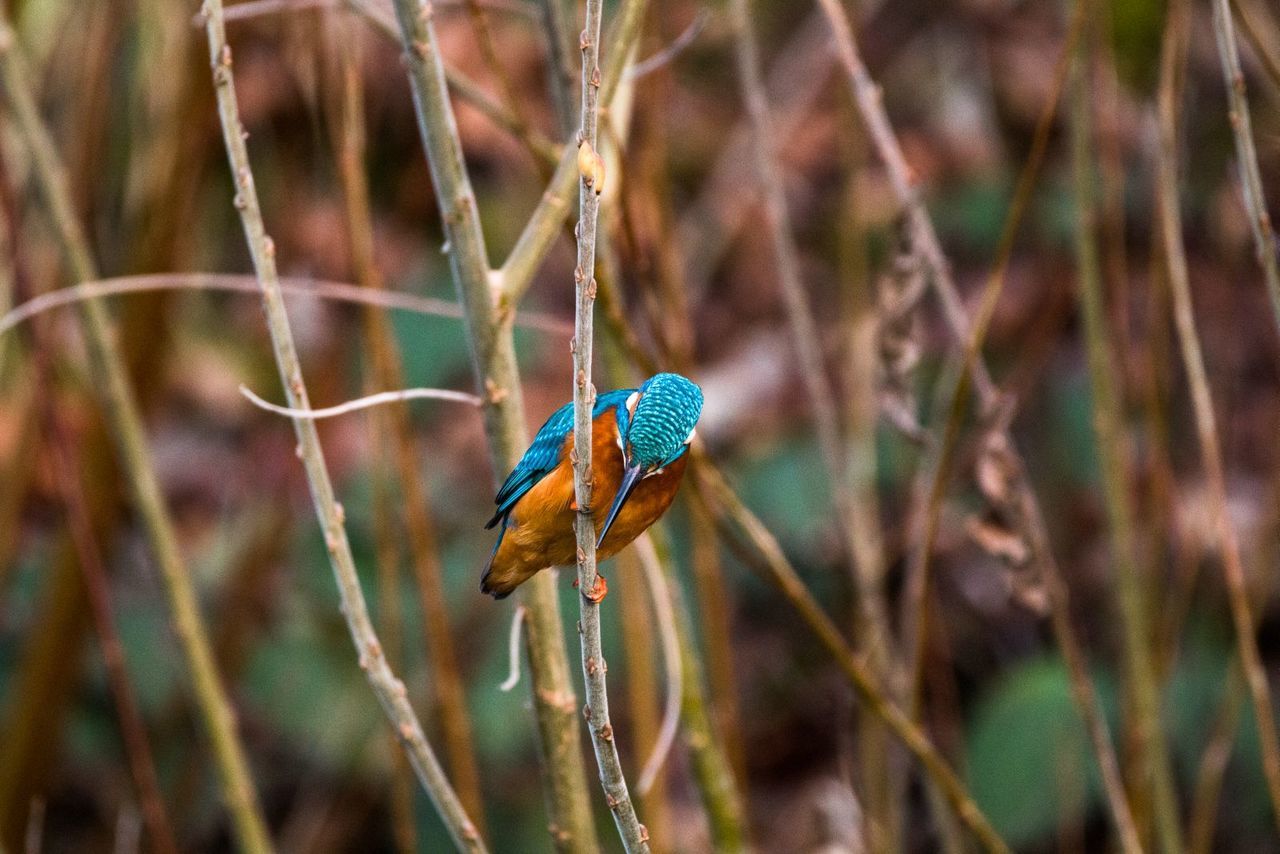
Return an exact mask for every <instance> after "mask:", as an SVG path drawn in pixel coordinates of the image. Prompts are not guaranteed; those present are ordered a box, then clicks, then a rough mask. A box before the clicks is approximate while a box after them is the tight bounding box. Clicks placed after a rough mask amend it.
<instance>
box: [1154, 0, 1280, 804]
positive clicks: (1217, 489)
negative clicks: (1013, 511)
mask: <svg viewBox="0 0 1280 854" xmlns="http://www.w3.org/2000/svg"><path fill="white" fill-rule="evenodd" d="M1187 10H1188V5H1187V4H1186V3H1185V2H1182V0H1178V2H1175V3H1174V4H1172V5H1171V6H1170V10H1169V16H1170V17H1169V23H1168V25H1167V27H1166V32H1165V45H1164V48H1165V49H1164V52H1163V54H1162V59H1161V66H1160V90H1159V99H1158V103H1159V117H1160V144H1159V148H1158V152H1157V159H1156V189H1157V206H1158V209H1159V210H1158V213H1159V227H1160V232H1159V237H1160V240H1161V241H1162V243H1163V245H1164V251H1165V262H1166V265H1167V271H1168V276H1169V287H1170V290H1171V291H1172V294H1173V319H1174V325H1175V327H1176V329H1177V333H1178V344H1179V348H1180V351H1181V355H1182V363H1183V367H1184V369H1185V370H1186V373H1187V383H1188V385H1189V386H1190V390H1191V404H1192V409H1193V411H1194V413H1195V420H1196V435H1197V438H1198V440H1199V444H1200V457H1201V462H1202V464H1203V465H1204V469H1205V478H1206V480H1207V481H1208V487H1209V504H1210V508H1211V511H1212V516H1213V527H1214V531H1215V534H1216V536H1217V545H1218V548H1219V549H1220V550H1221V559H1222V574H1223V580H1224V581H1225V583H1226V588H1227V600H1228V602H1229V604H1230V607H1231V619H1232V622H1233V623H1234V625H1235V635H1236V649H1237V652H1238V654H1239V656H1240V663H1241V667H1242V669H1243V671H1244V676H1245V683H1246V685H1247V686H1248V688H1249V696H1250V699H1251V701H1252V703H1253V712H1254V717H1255V723H1256V725H1257V728H1258V742H1259V747H1260V749H1261V752H1262V767H1263V771H1264V772H1265V776H1266V779H1267V792H1268V794H1269V795H1270V797H1271V808H1272V813H1273V815H1272V817H1273V819H1274V820H1275V821H1276V825H1277V827H1278V828H1280V743H1278V742H1277V739H1276V725H1275V715H1274V712H1273V709H1272V703H1271V695H1270V692H1269V689H1268V687H1267V676H1266V670H1265V668H1264V667H1263V665H1262V659H1261V657H1260V655H1259V654H1258V647H1257V639H1256V637H1255V630H1254V622H1253V615H1252V613H1251V611H1250V607H1249V591H1248V585H1247V582H1246V580H1245V572H1244V564H1243V561H1242V560H1241V557H1240V543H1239V540H1238V538H1237V534H1236V526H1235V523H1234V522H1233V521H1232V519H1231V514H1230V512H1229V511H1228V508H1227V484H1226V473H1225V471H1224V468H1223V460H1222V447H1221V443H1220V440H1219V438H1218V425H1217V416H1216V415H1215V414H1214V411H1213V397H1212V395H1211V393H1210V391H1209V380H1208V377H1207V375H1206V372H1205V366H1204V355H1203V353H1202V352H1201V350H1200V339H1199V336H1198V334H1197V332H1196V323H1195V309H1194V306H1193V305H1192V301H1191V281H1190V276H1189V274H1188V271H1187V259H1186V254H1185V249H1184V247H1183V244H1182V212H1181V209H1180V207H1179V199H1178V135H1177V126H1176V111H1177V99H1178V87H1177V86H1176V85H1175V78H1176V69H1177V67H1178V65H1179V63H1180V61H1181V59H1180V57H1181V56H1182V54H1183V52H1184V51H1185V50H1186V44H1187V32H1188V22H1187Z"/></svg>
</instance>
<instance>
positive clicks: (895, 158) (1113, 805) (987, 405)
mask: <svg viewBox="0 0 1280 854" xmlns="http://www.w3.org/2000/svg"><path fill="white" fill-rule="evenodd" d="M818 3H819V5H820V6H821V8H822V10H823V12H824V13H825V14H826V16H827V19H828V21H829V22H830V24H831V28H832V31H833V33H834V36H835V41H836V49H837V54H838V56H839V58H840V61H841V63H842V64H843V66H844V68H845V72H846V73H847V74H848V76H849V81H850V85H851V88H852V91H853V97H854V102H855V104H856V106H857V107H858V111H859V113H860V114H861V116H862V119H863V122H864V124H865V125H866V128H867V131H868V134H869V136H870V138H871V142H872V144H873V146H874V148H875V150H876V152H877V154H878V155H879V157H880V159H881V161H882V162H883V163H884V165H885V168H886V169H887V171H888V175H889V180H890V184H891V185H892V187H893V189H894V192H895V193H896V194H897V196H898V200H899V202H900V204H901V205H902V206H903V208H904V210H905V212H906V217H907V230H908V232H909V234H910V240H911V245H912V247H913V248H914V249H915V250H916V251H917V252H918V253H919V254H920V257H921V258H922V259H923V260H924V262H925V264H926V266H927V268H928V272H929V278H930V281H931V283H932V285H933V289H934V291H935V292H936V293H937V295H938V298H939V301H940V302H941V303H942V308H943V315H944V317H945V319H946V322H947V324H948V326H950V328H951V331H952V334H953V335H954V336H955V337H956V339H957V340H959V341H961V342H963V343H964V344H965V347H966V349H965V355H964V362H963V366H962V369H961V371H960V372H959V379H958V385H957V388H956V391H955V393H954V394H953V395H952V396H951V401H952V405H951V407H950V408H949V412H950V413H951V414H950V415H949V416H948V417H949V419H951V420H952V421H954V422H955V429H956V430H957V431H958V428H959V421H958V417H959V415H960V413H961V410H962V408H963V405H964V398H965V397H967V395H968V393H969V387H970V384H972V387H973V389H974V391H975V392H976V395H977V399H978V401H979V402H980V404H981V407H982V409H983V410H984V411H983V412H982V415H983V416H984V419H991V418H993V416H996V415H997V414H998V413H997V410H998V408H999V404H1000V401H1001V396H1000V392H999V390H998V389H997V388H996V386H995V383H994V382H993V381H992V380H991V374H990V373H989V372H988V370H987V367H986V363H985V362H984V361H983V360H982V358H981V354H980V349H979V348H980V346H981V341H982V339H983V336H984V334H985V328H986V325H987V323H989V322H990V317H991V314H992V313H993V312H994V309H995V305H996V301H997V299H998V297H999V294H1000V289H1001V286H1002V284H1003V280H1004V275H1003V269H1002V266H997V271H996V274H993V277H992V279H991V280H990V281H989V282H988V287H987V289H986V292H985V293H984V294H983V302H982V305H981V306H980V308H979V310H978V316H977V319H976V321H974V322H973V324H972V325H971V324H970V321H969V318H968V316H967V315H966V313H965V310H964V305H963V303H962V301H961V299H960V295H959V292H958V290H957V289H956V286H955V282H954V281H953V280H952V278H951V273H950V270H949V268H948V266H947V262H946V257H945V255H944V254H943V252H942V247H941V244H940V243H939V241H938V237H937V233H936V232H935V230H934V228H933V223H932V221H931V220H930V219H929V214H928V211H927V210H926V209H925V207H924V203H923V201H922V200H921V199H920V197H919V194H918V193H917V192H916V189H915V185H914V181H913V179H912V177H911V171H910V167H909V166H908V165H907V161H906V158H905V156H904V155H903V153H902V148H901V146H900V145H899V143H898V140H897V137H896V135H895V134H894V132H893V127H892V125H891V124H890V123H889V117H888V115H887V114H886V113H885V110H884V105H883V103H882V99H881V97H880V89H879V87H878V86H876V84H875V82H874V81H873V80H872V79H871V75H870V74H869V73H868V72H867V69H866V66H865V65H864V64H863V62H862V59H861V57H860V56H859V54H858V50H857V45H856V43H855V41H854V39H853V32H852V29H851V28H850V26H849V20H848V18H847V16H846V15H845V13H844V9H843V8H842V7H841V5H840V3H839V2H838V0H818ZM1083 14H1084V13H1083V10H1082V9H1081V8H1080V7H1079V6H1078V7H1077V10H1076V13H1075V19H1076V21H1077V23H1074V24H1073V27H1072V33H1073V35H1072V36H1070V38H1075V37H1077V35H1078V32H1079V27H1080V23H1078V22H1079V21H1080V20H1081V18H1082V16H1083ZM1068 54H1069V52H1068ZM1065 63H1066V60H1065V59H1064V61H1063V63H1060V65H1059V72H1058V73H1059V75H1060V77H1061V75H1064V74H1065V70H1064V69H1065V68H1066V67H1068V66H1067V65H1066V64H1065ZM1059 85H1060V84H1059ZM1053 101H1054V103H1053V104H1051V105H1049V106H1047V107H1046V110H1050V111H1051V110H1052V109H1054V108H1056V98H1055V99H1053ZM1050 114H1051V113H1050ZM1042 120H1043V116H1042ZM1033 154H1034V153H1033ZM1038 157H1039V155H1036V156H1034V157H1033V158H1032V162H1035V161H1036V160H1037V159H1038ZM1033 176H1034V171H1032V170H1024V173H1023V178H1022V179H1020V186H1019V188H1018V192H1017V193H1016V194H1015V196H1018V195H1021V194H1024V193H1025V194H1027V195H1029V193H1030V186H1031V184H1030V180H1031V178H1032V177H1033ZM1024 179H1025V180H1024ZM1015 225H1016V220H1012V221H1011V222H1009V223H1006V228H1007V230H1006V234H1005V235H1004V237H1003V238H1002V240H1004V241H1011V240H1012V237H1011V236H1010V235H1011V233H1012V229H1013V226H1015ZM1005 251H1008V249H1006V250H1005ZM1004 263H1006V264H1007V260H1006V261H1005V262H1004ZM1000 420H1001V419H997V424H996V430H995V432H994V434H993V439H994V440H995V441H996V442H998V444H999V446H1000V448H1001V456H1002V458H1003V459H1004V461H1005V462H1006V464H1007V465H1008V466H1009V469H1010V471H1009V474H1010V475H1011V477H1010V478H1009V479H1010V482H1011V484H1012V486H1013V487H1014V496H1013V504H1014V506H1015V508H1016V509H1017V512H1018V516H1019V517H1020V520H1021V522H1022V523H1023V525H1024V526H1025V528H1026V534H1027V536H1028V537H1029V539H1030V541H1031V542H1030V547H1031V550H1032V552H1033V554H1034V555H1035V559H1036V561H1037V562H1038V563H1039V566H1040V570H1041V576H1042V578H1043V580H1044V584H1045V587H1046V589H1047V592H1048V594H1049V598H1050V603H1051V605H1052V610H1051V616H1052V621H1053V626H1054V633H1055V635H1056V636H1057V639H1058V644H1059V646H1060V647H1061V648H1062V653H1063V657H1064V659H1065V660H1066V663H1067V667H1068V671H1069V673H1070V674H1071V684H1072V693H1073V695H1074V696H1075V699H1076V703H1077V705H1078V706H1079V707H1080V711H1081V714H1082V715H1083V717H1084V720H1085V726H1086V729H1087V730H1088V732H1089V735H1090V741H1091V743H1092V745H1093V748H1094V752H1095V754H1096V755H1097V757H1098V763H1099V767H1100V769H1101V773H1102V779H1103V785H1104V790H1105V792H1106V793H1107V803H1108V806H1109V808H1110V812H1111V816H1112V819H1113V821H1114V822H1115V824H1116V827H1117V830H1118V831H1119V833H1120V839H1121V843H1122V845H1123V846H1124V849H1125V850H1126V851H1129V852H1134V851H1140V850H1141V843H1140V841H1139V838H1138V835H1137V830H1136V828H1135V827H1134V824H1133V816H1132V813H1131V811H1130V809H1129V805H1128V801H1127V799H1126V798H1125V796H1124V786H1123V783H1122V780H1121V777H1120V770H1119V762H1118V761H1117V759H1116V755H1115V748H1114V746H1113V745H1112V743H1111V737H1110V734H1109V731H1108V727H1107V722H1106V719H1105V718H1104V717H1103V716H1102V712H1101V708H1100V706H1099V704H1098V699H1097V694H1096V692H1095V691H1094V688H1093V683H1092V681H1091V680H1090V678H1089V675H1088V669H1087V667H1086V664H1085V661H1084V655H1083V652H1082V650H1081V648H1080V644H1079V641H1078V639H1077V638H1076V634H1075V630H1074V628H1073V627H1072V625H1071V618H1070V611H1069V608H1068V595H1069V594H1068V589H1067V586H1066V584H1065V583H1064V582H1063V580H1062V577H1061V575H1060V573H1059V572H1058V568H1057V563H1056V561H1055V560H1054V558H1053V555H1052V553H1051V550H1050V545H1049V535H1048V531H1047V530H1046V528H1045V524H1044V517H1043V514H1042V513H1041V510H1040V506H1039V502H1038V501H1037V499H1036V496H1035V494H1034V493H1033V492H1032V491H1031V489H1030V484H1029V482H1028V481H1027V479H1026V468H1025V465H1024V464H1023V462H1022V460H1021V458H1020V457H1019V456H1018V454H1017V452H1016V450H1015V448H1014V445H1013V441H1012V439H1011V438H1010V437H1009V433H1008V425H1007V423H999V421H1000ZM948 429H949V430H950V428H948ZM956 437H958V432H957V433H956V434H955V436H953V438H952V439H951V440H948V441H952V442H953V441H954V440H955V438H956ZM942 459H943V460H944V461H945V456H944V457H943V458H942ZM939 470H940V471H945V468H944V467H943V465H942V462H940V463H939ZM937 488H940V481H937V480H935V489H937ZM931 500H932V499H931Z"/></svg>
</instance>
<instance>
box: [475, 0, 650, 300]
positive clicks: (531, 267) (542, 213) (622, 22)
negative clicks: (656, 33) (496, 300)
mask: <svg viewBox="0 0 1280 854" xmlns="http://www.w3.org/2000/svg"><path fill="white" fill-rule="evenodd" d="M647 5H648V0H626V2H625V3H623V4H622V9H621V13H620V15H619V17H618V20H617V23H616V24H614V26H613V27H612V32H611V34H610V39H609V51H608V53H607V54H606V57H605V59H606V61H607V62H606V65H605V67H604V69H603V73H602V74H601V79H600V81H599V84H600V90H599V101H600V103H601V104H603V105H604V106H603V107H602V108H601V109H602V110H607V109H608V108H609V105H610V104H611V102H612V101H613V94H614V92H615V91H616V90H617V88H618V83H619V82H620V81H621V79H622V73H623V71H624V70H625V67H626V57H627V55H628V54H630V53H631V48H632V47H633V46H634V45H635V43H636V41H637V40H638V39H639V37H640V25H641V24H642V23H643V21H644V10H645V8H646V7H647ZM578 180H579V179H578V169H577V151H576V150H575V149H574V147H573V146H566V147H565V151H564V152H563V153H562V154H561V156H560V162H559V164H558V165H557V166H556V171H555V174H553V175H552V176H551V180H550V181H549V182H548V184H547V189H546V190H545V191H544V192H543V194H542V199H541V200H540V201H539V202H538V205H537V207H536V208H534V211H533V213H532V214H531V215H530V217H529V220H528V222H526V223H525V227H524V229H523V230H522V231H521V232H520V237H519V238H518V239H517V240H516V244H515V246H513V247H512V249H511V252H510V254H509V255H508V256H507V260H506V261H504V262H503V264H502V269H501V270H500V271H499V274H498V282H499V286H500V288H501V291H502V293H501V297H500V298H501V300H502V307H503V310H509V309H510V308H511V307H512V306H514V305H516V303H518V302H519V301H520V297H521V296H523V295H524V292H525V291H526V290H528V289H529V285H531V284H532V283H533V277H534V275H535V274H536V273H537V272H538V268H539V267H540V266H541V265H542V260H543V258H545V257H546V254H547V252H548V251H549V250H550V248H551V244H552V242H553V241H554V240H555V239H556V237H557V236H558V235H559V234H560V228H561V226H562V225H563V224H564V220H565V217H566V216H568V214H569V206H570V204H572V201H573V191H574V189H575V188H576V187H577V185H578V183H577V182H578Z"/></svg>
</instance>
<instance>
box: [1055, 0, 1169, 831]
mask: <svg viewBox="0 0 1280 854" xmlns="http://www.w3.org/2000/svg"><path fill="white" fill-rule="evenodd" d="M1082 5H1083V4H1082ZM1088 44H1089V42H1088V41H1087V40H1082V41H1081V42H1080V46H1079V47H1078V48H1077V50H1076V52H1075V75H1074V77H1075V79H1074V81H1073V85H1072V96H1073V97H1072V99H1071V105H1072V110H1071V161H1072V172H1073V180H1074V186H1075V203H1076V223H1075V231H1076V235H1075V238H1076V239H1075V250H1076V264H1077V272H1076V275H1077V277H1078V279H1079V298H1080V306H1081V313H1082V315H1083V318H1084V337H1085V344H1086V350H1087V356H1088V362H1089V376H1090V386H1091V390H1092V398H1093V419H1092V421H1093V430H1094V434H1095V437H1096V441H1097V447H1098V469H1099V475H1100V477H1101V479H1102V485H1103V499H1104V504H1105V506H1106V512H1107V523H1108V526H1109V528H1110V535H1111V558H1112V560H1111V565H1112V567H1113V569H1112V575H1113V576H1114V578H1115V586H1116V593H1117V599H1118V600H1119V606H1120V609H1119V610H1120V614H1119V616H1120V623H1121V629H1122V631H1121V638H1122V640H1123V645H1124V656H1125V668H1126V672H1127V674H1128V680H1129V692H1130V697H1131V699H1132V702H1133V712H1132V722H1131V724H1130V726H1131V728H1132V734H1133V764H1134V779H1135V780H1136V781H1137V783H1138V785H1137V788H1138V789H1139V790H1140V791H1143V792H1149V793H1150V797H1151V802H1152V806H1153V809H1154V813H1155V824H1156V831H1157V838H1158V839H1159V842H1160V847H1161V849H1162V850H1164V851H1166V852H1168V854H1178V852H1180V851H1181V850H1182V833H1181V828H1180V826H1179V823H1178V803H1177V792H1176V790H1175V788H1174V782H1173V766H1172V762H1171V760H1170V758H1169V747H1168V742H1167V739H1166V735H1165V731H1164V727H1163V725H1162V723H1161V720H1160V692H1159V689H1158V687H1157V685H1156V675H1155V668H1154V665H1153V664H1152V660H1151V648H1150V640H1149V639H1150V636H1151V635H1150V631H1149V626H1150V620H1149V618H1148V616H1147V609H1148V603H1147V598H1146V592H1145V590H1144V589H1143V581H1144V580H1145V579H1144V578H1143V577H1142V576H1141V575H1140V574H1139V566H1138V562H1137V551H1136V549H1137V542H1136V537H1135V534H1134V518H1135V515H1134V508H1133V501H1132V498H1131V492H1130V486H1131V484H1130V482H1129V479H1130V475H1129V472H1130V469H1131V464H1132V459H1131V453H1130V449H1129V443H1128V437H1127V436H1126V435H1125V430H1124V420H1123V419H1124V415H1123V412H1122V410H1121V403H1120V401H1121V392H1119V391H1118V390H1117V388H1116V382H1117V381H1116V376H1115V365H1116V359H1117V354H1116V352H1115V350H1114V348H1113V346H1112V343H1111V330H1110V329H1109V327H1108V324H1107V309H1106V304H1105V299H1104V297H1103V294H1102V269H1101V264H1100V261H1099V254H1098V238H1097V233H1096V229H1097V225H1098V211H1097V207H1096V205H1097V202H1096V199H1095V197H1094V196H1095V192H1096V191H1095V185H1096V184H1097V177H1098V176H1097V173H1096V172H1095V167H1094V151H1093V139H1092V136H1093V123H1092V115H1091V110H1092V101H1091V92H1092V80H1091V78H1090V75H1089V68H1090V63H1089V59H1090V51H1089V49H1088Z"/></svg>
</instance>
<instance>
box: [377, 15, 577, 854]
mask: <svg viewBox="0 0 1280 854" xmlns="http://www.w3.org/2000/svg"><path fill="white" fill-rule="evenodd" d="M396 19H397V21H398V23H399V28H400V34H401V43H402V45H403V46H404V48H405V58H406V64H407V67H408V74H409V83H410V87H411V88H412V90H413V97H414V107H415V113H416V116H417V119H418V132H419V135H420V136H421V137H422V145H423V149H424V151H425V153H426V155H427V165H428V166H429V168H430V170H431V176H432V182H433V184H434V186H435V195H436V201H437V204H438V205H439V209H440V221H441V223H442V225H443V227H444V232H445V237H446V240H447V245H448V255H449V264H450V269H451V272H452V274H453V280H454V285H455V287H456V288H457V291H458V294H459V296H460V298H461V301H462V304H463V306H464V309H465V313H466V320H467V332H468V336H467V338H468V342H469V344H470V348H471V356H472V366H473V370H474V375H475V382H476V389H477V392H478V393H479V394H481V395H482V396H483V398H484V400H485V409H484V412H485V433H486V435H487V436H488V439H489V453H490V457H491V461H492V464H493V470H494V472H495V473H501V472H504V471H509V470H510V469H511V468H512V467H513V466H515V465H516V463H517V462H518V461H519V458H520V455H521V453H522V452H523V450H524V448H525V446H526V444H527V443H526V433H525V423H524V401H523V399H522V393H521V386H520V377H519V371H518V369H517V366H516V358H515V343H514V340H513V338H512V334H511V321H512V317H513V315H514V311H513V310H512V309H511V306H509V305H507V304H504V303H502V302H500V301H499V300H497V299H495V297H496V296H497V294H496V293H495V291H496V287H495V285H496V284H497V283H496V282H495V279H496V278H497V277H495V276H493V275H491V271H490V268H489V261H488V253H487V251H486V250H485V244H484V234H483V231H482V230H481V227H480V215H479V209H478V208H477V205H476V198H475V193H474V191H473V190H472V188H471V181H470V179H469V177H468V176H467V170H466V163H465V162H464V158H463V153H462V142H461V140H460V139H459V137H458V128H457V122H456V120H455V119H454V115H453V107H452V105H451V104H450V103H449V99H448V93H447V89H446V83H445V73H444V63H443V59H442V57H441V56H440V51H439V45H438V43H437V40H436V35H435V28H434V26H433V25H432V23H431V17H430V7H427V6H422V5H421V4H420V3H419V2H418V0H396ZM524 590H525V593H524V594H523V595H524V599H525V605H526V606H527V609H528V610H527V620H526V628H527V631H526V633H525V637H526V641H527V644H526V647H527V649H528V651H529V666H530V670H531V671H532V674H531V675H532V682H533V691H532V693H533V698H534V711H535V717H536V720H537V724H538V735H539V738H540V742H541V746H542V756H543V768H544V770H545V772H546V778H547V779H546V782H547V785H546V795H547V801H548V805H549V808H550V813H551V816H550V819H551V820H550V822H549V825H550V830H551V836H552V840H553V842H554V843H555V844H556V845H557V847H558V848H560V849H561V850H568V851H575V852H577V851H583V852H585V851H592V850H594V849H595V848H596V847H597V842H596V835H595V827H594V825H593V824H592V821H591V811H590V800H589V796H588V793H587V784H586V773H585V769H584V765H583V761H582V752H581V747H580V745H579V742H578V724H577V720H576V718H577V701H576V700H575V698H574V693H573V683H572V682H571V680H570V678H569V665H568V658H567V656H566V654H565V644H564V629H563V626H562V624H561V620H560V603H559V600H558V598H557V594H556V574H555V572H542V573H538V574H537V575H536V576H534V578H532V579H531V580H530V581H529V582H528V583H526V584H525V585H524Z"/></svg>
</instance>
